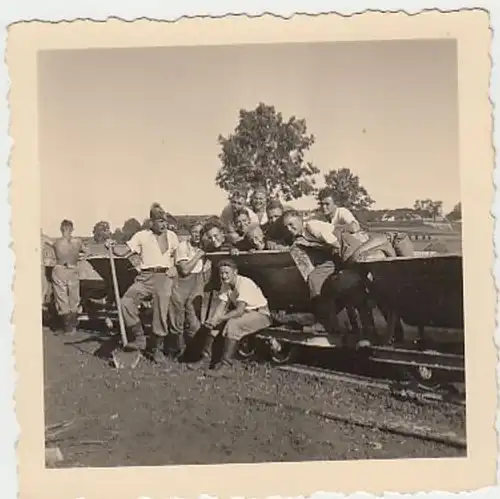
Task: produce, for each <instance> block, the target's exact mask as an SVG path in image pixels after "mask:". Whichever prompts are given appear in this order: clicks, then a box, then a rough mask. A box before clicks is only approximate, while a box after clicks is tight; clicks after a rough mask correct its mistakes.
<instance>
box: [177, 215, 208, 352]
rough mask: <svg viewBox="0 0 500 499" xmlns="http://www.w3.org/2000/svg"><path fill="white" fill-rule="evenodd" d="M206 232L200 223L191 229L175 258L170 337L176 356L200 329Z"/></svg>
mask: <svg viewBox="0 0 500 499" xmlns="http://www.w3.org/2000/svg"><path fill="white" fill-rule="evenodd" d="M202 228H203V225H202V224H201V223H199V222H196V223H195V224H194V225H193V226H192V227H191V230H190V237H189V239H188V240H186V241H181V242H180V243H179V246H178V247H177V251H176V254H175V263H176V266H177V273H178V277H177V279H176V282H175V284H174V287H173V289H172V297H171V302H170V322H171V329H170V333H171V336H172V338H173V340H174V342H175V344H174V345H171V348H172V353H173V354H174V355H179V354H181V353H182V351H183V347H184V343H185V341H184V340H185V338H184V334H185V333H187V335H188V337H192V336H194V334H195V333H196V331H197V330H198V328H199V326H200V324H199V320H198V317H197V315H196V310H195V306H194V301H195V299H196V298H197V297H198V296H201V295H202V294H203V287H204V283H205V281H204V272H203V270H204V261H203V260H204V259H203V257H204V255H205V251H204V250H203V249H202V248H201V247H200V241H201V232H202Z"/></svg>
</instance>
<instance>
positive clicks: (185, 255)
mask: <svg viewBox="0 0 500 499" xmlns="http://www.w3.org/2000/svg"><path fill="white" fill-rule="evenodd" d="M186 260H189V252H188V245H187V244H186V243H185V242H184V241H183V242H181V243H179V246H177V248H176V250H175V263H179V262H185V261H186Z"/></svg>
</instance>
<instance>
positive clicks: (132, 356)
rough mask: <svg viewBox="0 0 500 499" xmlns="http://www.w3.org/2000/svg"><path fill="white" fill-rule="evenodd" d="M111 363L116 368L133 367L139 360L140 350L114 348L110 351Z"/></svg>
mask: <svg viewBox="0 0 500 499" xmlns="http://www.w3.org/2000/svg"><path fill="white" fill-rule="evenodd" d="M111 356H112V359H113V364H114V366H115V367H116V368H117V369H134V368H135V367H136V366H137V364H139V361H140V360H141V357H142V355H141V352H138V351H131V352H126V351H124V350H114V351H113V352H112V353H111Z"/></svg>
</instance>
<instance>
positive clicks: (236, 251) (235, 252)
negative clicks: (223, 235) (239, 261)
mask: <svg viewBox="0 0 500 499" xmlns="http://www.w3.org/2000/svg"><path fill="white" fill-rule="evenodd" d="M229 254H230V255H231V256H238V255H239V254H240V250H239V249H238V248H231V249H230V250H229Z"/></svg>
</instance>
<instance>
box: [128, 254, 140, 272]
mask: <svg viewBox="0 0 500 499" xmlns="http://www.w3.org/2000/svg"><path fill="white" fill-rule="evenodd" d="M128 261H129V262H130V263H131V264H132V266H133V267H135V269H136V270H140V268H141V258H140V256H139V255H136V254H132V255H130V256H129V257H128Z"/></svg>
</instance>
